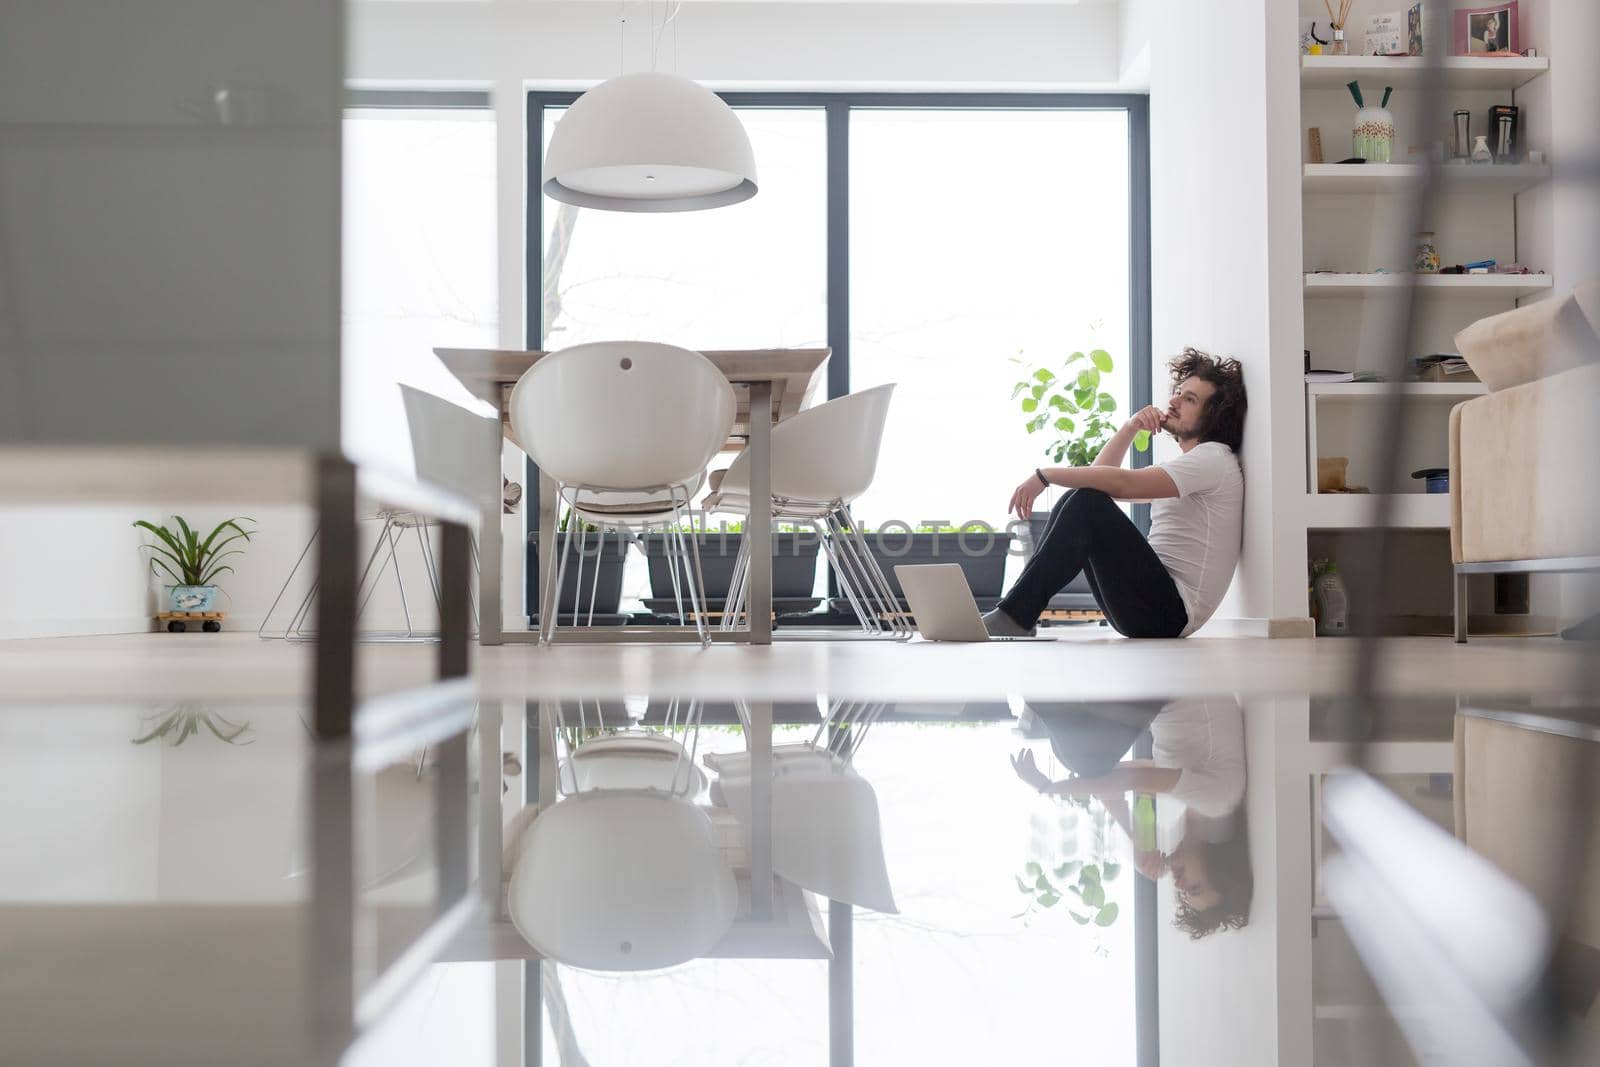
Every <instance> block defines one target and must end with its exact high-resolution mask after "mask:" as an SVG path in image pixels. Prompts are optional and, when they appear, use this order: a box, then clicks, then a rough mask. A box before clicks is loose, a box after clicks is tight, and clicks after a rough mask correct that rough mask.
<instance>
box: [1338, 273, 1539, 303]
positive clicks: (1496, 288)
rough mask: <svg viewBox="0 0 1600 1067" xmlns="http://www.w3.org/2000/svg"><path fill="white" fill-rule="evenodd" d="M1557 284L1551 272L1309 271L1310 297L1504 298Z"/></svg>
mask: <svg viewBox="0 0 1600 1067" xmlns="http://www.w3.org/2000/svg"><path fill="white" fill-rule="evenodd" d="M1554 285H1555V278H1554V277H1553V276H1551V275H1549V274H1410V273H1404V272H1396V273H1393V274H1307V275H1306V298H1307V299H1315V298H1318V297H1331V296H1355V295H1360V294H1362V293H1367V292H1384V291H1388V292H1406V291H1409V290H1411V289H1413V288H1415V289H1421V290H1423V291H1425V292H1428V293H1448V294H1455V295H1464V294H1469V293H1484V294H1493V295H1495V296H1497V297H1500V298H1502V299H1508V300H1509V299H1514V298H1517V297H1524V296H1531V295H1533V294H1534V293H1538V292H1542V291H1543V290H1545V289H1549V288H1551V287H1552V286H1554Z"/></svg>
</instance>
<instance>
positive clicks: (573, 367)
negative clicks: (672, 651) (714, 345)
mask: <svg viewBox="0 0 1600 1067" xmlns="http://www.w3.org/2000/svg"><path fill="white" fill-rule="evenodd" d="M509 407H510V412H511V425H512V427H513V428H514V430H515V431H516V436H517V440H518V441H520V442H521V443H522V446H523V448H525V449H526V450H527V452H528V455H529V456H530V457H532V459H533V461H534V462H535V463H536V464H538V466H539V468H540V469H541V470H543V471H544V472H545V473H546V474H548V475H550V476H551V477H552V478H554V479H555V480H556V483H557V487H558V491H559V493H560V494H561V498H562V499H563V500H564V501H566V502H567V503H568V504H569V505H570V506H571V507H572V508H573V510H574V511H575V512H576V514H577V517H578V518H580V519H587V520H588V521H589V522H593V523H595V524H596V525H600V526H605V525H612V526H625V527H631V526H637V525H640V524H645V523H649V524H656V523H663V522H665V523H669V524H670V525H669V530H668V532H669V534H670V536H669V537H668V539H667V540H668V544H669V545H670V546H672V548H673V549H675V550H676V552H677V555H678V557H679V559H680V560H681V561H682V567H681V570H682V574H683V577H684V584H685V585H686V586H687V589H688V592H689V600H690V602H691V605H692V611H693V614H694V621H695V627H696V629H697V631H698V632H699V634H700V638H701V641H702V642H703V643H709V641H710V638H709V635H708V634H707V633H706V629H705V603H704V599H703V598H702V596H701V595H700V584H701V583H700V575H699V566H698V555H697V554H695V555H693V556H691V553H697V552H698V548H697V546H696V544H695V541H694V538H693V537H692V536H690V537H687V538H686V537H685V536H684V535H683V531H682V529H681V526H682V525H683V523H684V522H685V521H687V522H688V523H689V524H690V526H691V527H692V524H693V515H692V513H690V512H689V505H690V503H691V501H692V499H693V494H694V491H695V489H696V488H697V487H698V486H699V485H700V483H701V481H702V479H703V478H704V477H705V470H706V466H707V465H708V464H709V463H710V462H711V460H712V458H713V457H714V456H716V454H717V452H718V451H719V450H720V449H721V448H722V447H723V445H724V444H725V443H726V442H727V439H728V434H729V432H730V431H731V430H732V429H733V418H734V413H735V402H734V395H733V387H732V386H730V385H729V384H728V381H727V379H726V378H725V377H724V376H723V374H722V372H721V371H719V370H718V369H717V368H716V366H715V365H714V364H713V363H712V362H711V361H710V360H708V359H706V358H705V357H704V356H702V355H701V354H700V353H698V352H691V351H689V350H688V349H684V348H675V347H673V346H672V345H661V344H651V343H648V342H644V341H615V342H602V343H596V344H586V345H576V346H574V347H572V348H568V349H564V350H562V351H560V352H553V353H551V354H550V355H547V356H545V357H544V358H543V359H541V360H539V361H538V362H537V363H535V364H534V365H533V367H532V368H531V369H530V370H529V371H528V373H526V374H524V375H523V376H522V379H521V380H520V381H518V382H517V384H516V387H515V388H514V389H513V390H512V392H511V402H510V405H509ZM690 532H691V534H692V532H693V530H692V528H691V531H690ZM571 548H572V538H571V537H570V536H568V537H565V538H562V540H561V562H560V564H559V565H558V566H557V567H556V576H555V581H553V582H547V583H546V586H547V589H546V593H545V603H543V604H541V605H540V606H539V608H540V610H539V624H540V640H541V642H543V643H546V644H548V643H549V642H550V641H551V640H553V639H554V637H555V630H556V605H557V604H558V603H559V598H560V590H561V583H562V582H563V581H565V580H566V571H567V559H568V557H569V556H570V554H571ZM578 559H579V562H578V567H579V570H578V579H577V580H578V581H579V582H580V583H581V582H582V580H583V571H582V567H583V547H582V546H581V545H580V546H579V556H578ZM691 560H692V565H691ZM597 573H598V571H597ZM684 618H685V619H687V616H684Z"/></svg>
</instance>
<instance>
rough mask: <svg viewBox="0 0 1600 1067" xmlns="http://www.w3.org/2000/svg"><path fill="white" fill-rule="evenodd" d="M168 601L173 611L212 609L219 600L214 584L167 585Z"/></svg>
mask: <svg viewBox="0 0 1600 1067" xmlns="http://www.w3.org/2000/svg"><path fill="white" fill-rule="evenodd" d="M167 602H168V604H169V605H170V606H171V608H172V610H173V611H211V610H212V605H214V604H215V603H216V602H217V587H216V586H214V585H173V586H168V587H167Z"/></svg>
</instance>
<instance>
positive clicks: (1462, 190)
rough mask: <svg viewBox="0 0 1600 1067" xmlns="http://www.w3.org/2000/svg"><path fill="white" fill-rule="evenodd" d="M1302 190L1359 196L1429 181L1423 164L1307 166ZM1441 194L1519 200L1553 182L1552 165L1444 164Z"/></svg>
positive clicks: (1313, 164) (1388, 191)
mask: <svg viewBox="0 0 1600 1067" xmlns="http://www.w3.org/2000/svg"><path fill="white" fill-rule="evenodd" d="M1303 166H1304V168H1305V170H1304V175H1303V178H1302V188H1303V189H1304V190H1305V191H1306V192H1308V193H1327V194H1333V195H1346V196H1348V195H1359V194H1364V193H1365V194H1374V193H1394V192H1404V191H1407V190H1416V189H1419V188H1421V186H1422V181H1423V179H1424V178H1425V177H1427V172H1426V169H1425V168H1424V167H1423V165H1422V164H1421V163H1306V164H1304V165H1303ZM1435 169H1436V170H1437V171H1438V172H1439V187H1438V188H1439V191H1440V192H1444V193H1449V194H1459V195H1481V196H1507V195H1511V196H1515V195H1516V194H1517V193H1520V192H1523V191H1524V190H1526V189H1531V188H1533V187H1534V186H1535V185H1538V184H1540V183H1541V182H1545V181H1548V180H1549V179H1550V165H1549V164H1548V163H1501V164H1494V163H1477V164H1473V163H1441V164H1439V166H1438V167H1437V168H1435Z"/></svg>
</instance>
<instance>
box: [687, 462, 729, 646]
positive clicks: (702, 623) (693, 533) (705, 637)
mask: <svg viewBox="0 0 1600 1067" xmlns="http://www.w3.org/2000/svg"><path fill="white" fill-rule="evenodd" d="M693 504H694V502H693V500H691V499H690V497H689V490H688V487H685V488H684V490H683V510H684V514H686V515H687V516H688V517H689V550H690V552H691V553H692V554H693V563H694V588H695V590H696V596H697V603H698V610H696V612H695V620H696V627H697V629H698V630H699V632H700V643H701V644H702V645H710V644H711V635H710V634H709V633H708V632H707V619H706V616H707V615H709V614H710V607H709V605H708V604H707V603H706V576H705V571H703V570H702V569H701V567H700V533H699V531H698V530H696V529H695V525H694V507H693ZM739 541H740V544H741V545H742V544H743V543H744V538H740V539H739ZM688 564H689V561H688V560H685V567H687V566H688Z"/></svg>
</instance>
